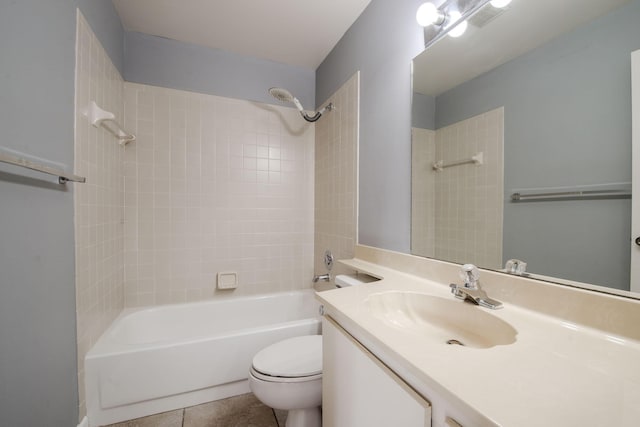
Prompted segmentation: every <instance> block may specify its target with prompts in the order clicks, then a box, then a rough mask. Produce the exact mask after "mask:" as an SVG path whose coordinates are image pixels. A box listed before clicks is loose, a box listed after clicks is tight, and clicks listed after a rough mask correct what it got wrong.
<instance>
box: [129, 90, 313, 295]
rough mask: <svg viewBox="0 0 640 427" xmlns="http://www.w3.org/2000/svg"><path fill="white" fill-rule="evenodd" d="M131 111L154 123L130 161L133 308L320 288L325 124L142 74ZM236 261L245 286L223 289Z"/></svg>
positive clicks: (132, 117) (139, 121)
mask: <svg viewBox="0 0 640 427" xmlns="http://www.w3.org/2000/svg"><path fill="white" fill-rule="evenodd" d="M125 111H126V115H127V119H126V120H127V122H128V123H134V122H135V124H136V126H137V127H138V129H140V128H146V129H148V130H149V135H147V136H146V138H145V145H144V147H141V146H139V147H137V152H136V157H135V158H133V157H132V158H131V159H127V162H128V163H129V162H131V164H130V165H129V164H128V165H127V178H125V181H126V182H125V189H126V193H125V210H126V211H128V212H131V213H132V215H133V214H136V213H137V220H135V221H134V220H133V219H132V222H133V223H134V224H133V225H131V226H130V227H126V228H125V230H126V234H125V239H126V241H127V242H128V245H129V244H130V245H131V247H129V246H127V250H128V251H131V252H132V253H135V254H136V255H137V256H136V257H125V274H126V279H127V280H126V291H125V293H126V295H127V298H126V305H127V306H135V305H144V304H165V303H176V302H183V301H196V300H201V299H207V298H212V297H217V296H224V295H229V294H233V295H246V294H255V293H268V292H277V291H284V290H291V289H300V288H306V287H310V286H311V278H312V277H313V268H312V262H313V261H312V259H313V238H314V236H313V193H314V188H313V179H314V172H313V171H314V165H313V151H314V126H313V125H309V124H306V123H305V122H304V121H302V120H301V119H300V116H299V115H298V113H297V112H296V111H295V110H294V109H290V108H278V107H273V106H266V105H259V104H255V103H251V102H247V101H240V100H235V99H228V98H222V97H216V96H210V95H202V94H197V93H190V92H184V91H177V90H171V89H165V88H158V87H152V86H147V85H140V84H133V83H125ZM143 115H144V116H143ZM283 153H287V154H288V155H289V156H290V157H293V158H294V159H295V161H290V162H288V163H287V164H286V166H285V165H284V164H283V162H282V157H283ZM151 171H152V172H151ZM129 177H135V178H136V179H135V182H134V180H133V179H132V180H131V183H130V184H127V183H128V182H129V181H127V179H128V178H129ZM129 209H131V210H130V211H129ZM125 224H126V223H125ZM129 233H133V235H130V234H129ZM291 266H294V267H293V268H292V267H291ZM227 270H232V271H238V275H239V280H240V286H239V288H238V289H237V290H235V291H232V292H229V291H218V290H216V274H217V272H219V271H227ZM129 274H131V280H129Z"/></svg>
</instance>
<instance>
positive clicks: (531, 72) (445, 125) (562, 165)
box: [411, 0, 640, 291]
mask: <svg viewBox="0 0 640 427" xmlns="http://www.w3.org/2000/svg"><path fill="white" fill-rule="evenodd" d="M638 22H640V1H639V0H630V1H628V0H566V1H562V2H558V1H555V0H536V1H532V0H513V1H512V2H511V3H510V4H509V5H508V6H506V7H504V8H496V7H494V6H492V5H491V4H489V3H487V4H486V5H485V6H484V7H483V8H482V9H480V10H479V11H478V12H477V13H476V14H475V15H473V16H472V17H471V18H469V19H468V27H467V31H466V33H465V34H463V35H462V36H460V37H457V38H453V37H450V36H446V37H444V38H442V39H441V40H439V41H438V42H437V43H435V44H433V45H431V46H430V47H429V48H428V49H426V50H425V51H424V52H423V53H421V54H420V55H418V56H417V57H416V58H415V59H414V61H413V67H412V69H413V117H412V226H411V252H412V253H413V254H414V255H420V256H426V257H433V258H437V259H443V260H447V261H453V262H457V263H474V264H477V265H479V266H481V267H484V268H490V269H494V270H500V269H504V268H505V263H506V262H507V261H508V260H510V259H518V260H522V261H524V262H526V263H527V268H526V270H527V272H528V273H531V274H533V275H534V276H537V277H540V278H543V279H546V280H551V281H557V282H559V283H566V282H567V281H569V282H572V281H576V282H582V283H588V284H594V285H599V286H603V287H607V288H609V289H617V290H623V291H629V290H630V280H631V279H630V263H631V255H630V253H631V247H632V242H631V191H632V190H631V178H632V177H631V169H632V162H631V123H632V115H631V59H630V58H631V52H633V51H635V50H638V49H640V25H638ZM426 33H427V32H426V31H425V37H426ZM516 267H517V266H514V268H516Z"/></svg>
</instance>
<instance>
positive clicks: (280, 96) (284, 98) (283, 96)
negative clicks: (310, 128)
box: [269, 87, 333, 122]
mask: <svg viewBox="0 0 640 427" xmlns="http://www.w3.org/2000/svg"><path fill="white" fill-rule="evenodd" d="M269 94H271V96H273V97H274V98H275V99H277V100H278V101H280V102H291V103H293V104H294V105H295V106H296V108H297V109H298V111H300V114H301V115H302V117H303V118H304V119H305V120H306V121H308V122H315V121H317V120H318V119H319V118H320V117H321V116H322V114H323V113H324V112H325V111H327V110H333V104H329V105H327V106H326V107H324V108H323V109H322V110H320V111H318V112H316V113H314V115H313V116H310V115H308V114H307V113H306V112H305V111H304V108H303V107H302V104H301V103H300V101H298V98H296V97H295V96H293V95H292V94H291V92H289V91H288V90H286V89H283V88H281V87H272V88H271V89H269Z"/></svg>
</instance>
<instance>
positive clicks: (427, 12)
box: [416, 2, 444, 27]
mask: <svg viewBox="0 0 640 427" xmlns="http://www.w3.org/2000/svg"><path fill="white" fill-rule="evenodd" d="M416 21H418V24H420V25H421V26H423V27H427V26H429V25H433V24H436V25H441V24H442V23H443V22H444V15H443V14H442V12H440V11H439V10H438V8H436V6H435V5H434V4H433V3H429V2H426V3H422V4H421V5H420V7H419V8H418V11H417V12H416Z"/></svg>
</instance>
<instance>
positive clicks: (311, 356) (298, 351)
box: [253, 335, 322, 378]
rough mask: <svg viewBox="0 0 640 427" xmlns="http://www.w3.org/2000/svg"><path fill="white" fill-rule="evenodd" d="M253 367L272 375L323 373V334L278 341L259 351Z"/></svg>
mask: <svg viewBox="0 0 640 427" xmlns="http://www.w3.org/2000/svg"><path fill="white" fill-rule="evenodd" d="M253 369H255V370H256V371H258V372H261V373H263V374H266V375H269V376H272V377H287V378H293V377H307V376H311V375H317V374H320V373H322V335H305V336H301V337H295V338H289V339H286V340H284V341H280V342H277V343H275V344H272V345H270V346H269V347H266V348H264V349H262V350H260V351H259V352H258V354H256V355H255V357H254V358H253Z"/></svg>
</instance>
